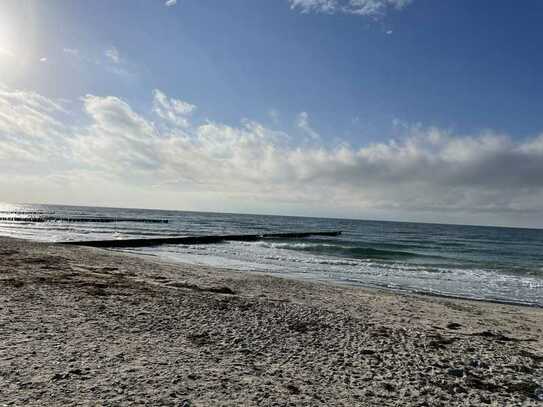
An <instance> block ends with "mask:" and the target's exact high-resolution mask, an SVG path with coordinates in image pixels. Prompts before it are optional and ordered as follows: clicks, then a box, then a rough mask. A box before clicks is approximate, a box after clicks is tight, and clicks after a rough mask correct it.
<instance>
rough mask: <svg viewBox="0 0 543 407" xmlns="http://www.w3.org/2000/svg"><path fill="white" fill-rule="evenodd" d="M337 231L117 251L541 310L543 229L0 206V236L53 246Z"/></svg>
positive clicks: (75, 207) (160, 211)
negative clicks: (51, 244)
mask: <svg viewBox="0 0 543 407" xmlns="http://www.w3.org/2000/svg"><path fill="white" fill-rule="evenodd" d="M335 230H341V231H342V232H343V233H342V234H341V235H340V236H337V237H336V236H321V237H319V236H314V237H309V238H289V239H267V240H262V241H256V242H233V241H230V242H223V243H217V244H205V245H164V246H157V247H144V248H131V249H114V250H122V251H127V252H131V253H137V254H142V255H149V256H155V257H156V258H158V259H161V260H164V261H168V262H176V263H189V264H197V265H208V266H214V267H221V268H227V269H234V270H238V271H242V272H253V273H264V274H272V275H277V276H282V277H286V278H295V279H303V280H317V281H325V282H332V283H335V284H346V285H352V286H363V287H373V288H381V289H387V290H394V291H402V292H413V293H419V294H429V295H440V296H450V297H459V298H468V299H477V300H487V301H497V302H504V303H515V304H524V305H531V306H536V307H543V230H542V229H521V228H505V227H487V226H465V225H443V224H427V223H409V222H389V221H386V222H385V221H374V220H354V219H328V218H312V217H291V216H269V215H244V214H230V213H207V212H186V211H168V210H149V209H122V208H97V207H77V206H58V205H28V204H25V205H13V204H0V235H3V236H11V237H17V238H22V239H28V240H34V241H45V242H67V241H76V240H102V239H130V238H145V237H153V238H156V237H176V236H200V235H225V234H262V233H279V232H291V231H295V232H300V231H304V232H308V231H335ZM111 250H113V249H111Z"/></svg>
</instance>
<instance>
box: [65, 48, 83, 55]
mask: <svg viewBox="0 0 543 407" xmlns="http://www.w3.org/2000/svg"><path fill="white" fill-rule="evenodd" d="M63 51H64V53H65V54H68V55H72V56H74V57H77V56H79V50H78V49H77V48H64V49H63Z"/></svg>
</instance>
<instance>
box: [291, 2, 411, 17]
mask: <svg viewBox="0 0 543 407" xmlns="http://www.w3.org/2000/svg"><path fill="white" fill-rule="evenodd" d="M288 1H289V3H290V7H291V8H292V9H294V10H300V11H301V12H302V13H327V14H334V13H345V14H354V15H361V16H367V17H382V16H384V15H385V14H386V13H387V12H388V11H389V10H401V9H403V8H405V7H406V6H407V5H409V4H410V3H411V2H412V0H288Z"/></svg>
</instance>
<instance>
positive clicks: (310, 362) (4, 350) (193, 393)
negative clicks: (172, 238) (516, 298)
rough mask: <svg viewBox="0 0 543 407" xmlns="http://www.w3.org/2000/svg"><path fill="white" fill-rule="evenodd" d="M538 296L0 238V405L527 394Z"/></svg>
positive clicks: (538, 394)
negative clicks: (427, 293)
mask: <svg viewBox="0 0 543 407" xmlns="http://www.w3.org/2000/svg"><path fill="white" fill-rule="evenodd" d="M542 384H543V310H541V309H536V308H528V307H519V306H509V305H499V304H491V303H483V302H474V301H461V300H452V299H444V298H435V297H423V296H414V295H400V294H394V293H390V292H382V291H377V290H367V289H361V288H349V287H338V286H334V285H331V284H321V283H308V282H299V281H293V280H289V279H280V278H276V277H270V276H262V275H256V274H249V273H238V272H234V271H229V270H220V269H211V268H204V267H194V266H184V265H169V264H165V263H160V262H158V261H157V260H156V259H154V258H152V257H150V258H149V259H144V258H141V257H137V256H132V255H127V254H120V253H114V252H107V251H102V250H99V249H89V248H78V247H65V246H54V245H48V244H39V243H30V242H23V241H21V240H14V239H6V238H0V406H2V405H16V406H30V405H32V406H48V405H55V406H71V405H104V406H106V405H107V406H117V405H149V406H161V405H164V406H185V407H186V406H456V405H461V406H477V405H494V406H514V405H525V406H531V405H534V406H539V405H543V402H542V401H539V400H538V399H539V398H542V399H543V389H542V388H541V385H542Z"/></svg>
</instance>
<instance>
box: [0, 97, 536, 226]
mask: <svg viewBox="0 0 543 407" xmlns="http://www.w3.org/2000/svg"><path fill="white" fill-rule="evenodd" d="M81 102H82V105H81V106H82V113H83V114H84V115H85V116H86V119H85V120H83V121H80V122H77V123H74V124H71V125H68V124H67V119H66V116H67V112H66V110H65V108H64V107H62V106H61V105H60V104H59V103H58V102H57V101H54V100H51V99H48V98H45V97H43V96H41V95H39V94H36V93H33V92H25V91H19V90H13V89H9V88H6V87H0V171H1V172H2V174H3V175H4V178H3V180H2V179H0V191H2V188H7V186H6V187H4V186H5V185H7V184H6V182H7V181H6V180H8V179H9V180H10V183H9V185H10V186H9V188H10V189H9V191H12V192H13V193H14V194H16V195H17V196H23V195H24V191H23V190H22V189H21V188H23V187H22V185H29V180H31V179H34V180H43V182H44V183H45V182H48V183H51V184H50V185H51V191H57V192H55V194H57V193H58V194H61V192H62V188H61V187H60V186H59V185H61V184H62V182H65V183H67V184H70V185H72V184H73V185H75V184H77V185H79V186H78V187H75V186H74V188H79V189H78V191H80V192H81V193H84V196H85V197H88V196H89V194H90V192H89V191H95V190H96V184H97V183H100V182H103V183H104V185H109V186H111V188H113V185H117V186H118V190H119V191H121V190H122V191H125V190H128V189H129V190H130V191H132V192H131V193H132V194H133V196H137V195H138V193H137V192H135V191H137V190H140V193H139V194H140V195H141V196H146V197H148V198H146V199H148V201H146V202H148V204H149V202H151V201H152V199H151V198H150V197H149V195H148V192H143V191H150V190H152V191H153V194H152V196H154V197H155V198H154V199H155V200H154V201H152V202H154V204H153V203H152V202H151V205H154V206H163V204H164V202H163V201H162V200H161V198H160V197H162V196H170V197H173V196H183V200H184V202H185V199H186V202H189V201H190V202H200V204H201V203H202V202H204V203H205V204H206V205H207V206H204V207H207V208H210V209H212V207H213V206H212V205H213V204H215V205H219V203H220V202H223V201H227V200H229V202H234V204H233V205H234V208H235V205H238V206H237V207H246V206H247V202H254V203H255V205H262V204H263V203H267V205H268V207H278V205H300V207H303V208H308V207H312V208H319V211H320V213H331V211H335V212H333V213H335V214H343V215H350V216H353V214H356V213H370V212H371V211H374V212H375V211H380V212H379V213H393V214H396V215H395V216H403V217H405V216H410V215H409V214H413V213H434V214H436V215H434V218H431V219H434V220H441V219H442V216H449V215H450V214H452V213H458V214H461V215H458V216H461V217H462V219H471V220H472V221H473V222H484V221H485V219H486V220H488V221H490V220H491V219H501V220H502V223H507V219H519V217H521V218H522V219H524V222H525V223H526V224H528V223H529V222H537V223H534V224H533V225H539V226H543V223H542V221H541V220H540V219H543V216H542V215H543V177H541V174H543V135H540V136H536V137H533V138H531V139H528V140H523V141H515V140H514V139H512V138H510V137H509V136H507V135H504V134H496V133H492V132H486V133H482V134H476V135H454V134H451V133H449V132H447V131H443V130H441V129H437V128H424V127H421V126H416V127H411V128H408V129H407V130H405V134H404V136H403V137H401V138H398V139H391V140H389V141H387V142H380V143H375V144H371V145H367V146H362V147H353V146H349V145H345V144H338V145H336V146H327V145H324V144H322V143H320V142H319V141H318V140H314V141H313V142H312V143H310V144H307V143H303V142H299V141H298V142H297V141H296V139H295V138H293V137H288V136H287V135H285V134H284V133H282V132H277V131H273V130H271V129H269V128H267V127H265V126H264V125H262V124H260V123H257V122H254V121H250V120H244V121H242V122H241V124H240V125H238V126H231V125H226V124H223V123H220V122H214V121H207V122H201V123H193V122H192V120H189V119H190V118H191V115H192V114H193V112H194V111H195V109H196V107H195V106H194V105H192V104H190V103H187V102H185V101H183V100H180V99H176V98H171V97H169V96H167V95H166V94H165V93H164V92H161V91H159V90H155V91H154V93H153V98H152V103H151V109H150V111H149V112H137V111H136V110H135V109H134V108H133V107H132V106H131V105H130V104H129V103H128V102H127V101H125V100H122V99H120V98H118V97H114V96H105V97H103V96H95V95H87V96H85V97H83V98H82V100H81ZM78 106H79V105H77V104H74V105H72V106H71V107H70V112H71V113H80V112H78V110H79V108H78ZM76 116H79V115H78V114H70V116H69V117H72V118H73V117H76ZM298 124H299V126H301V128H310V127H309V115H307V113H305V114H301V115H300V116H299V117H298ZM23 176H24V177H25V178H24V179H25V183H24V184H23V183H18V184H17V182H15V181H14V180H15V179H17V177H23ZM21 179H22V178H21ZM58 180H64V181H62V182H60V181H58ZM68 180H73V182H72V183H70V182H71V181H70V182H68ZM21 182H22V181H21ZM59 182H60V184H59ZM17 185H19V187H17ZM17 188H19V189H17ZM42 188H44V187H43V186H42ZM23 189H27V187H26V186H25V187H24V188H23ZM4 191H8V190H7V189H4ZM22 191H23V192H22ZM58 191H60V192H58ZM176 192H177V193H182V195H175V193H176ZM4 193H7V192H4ZM96 194H97V195H95V200H94V201H93V202H97V200H98V199H107V197H104V195H103V194H102V195H100V194H99V193H98V192H96ZM61 195H62V194H61ZM61 195H58V196H61ZM58 196H57V195H55V196H54V197H49V199H50V200H57V201H58ZM62 196H64V195H62ZM8 198H9V197H5V198H4V199H8ZM119 199H122V197H121V196H120V197H119ZM142 199H143V198H142ZM172 199H173V198H172ZM116 202H117V201H116ZM172 202H174V204H175V201H173V200H172ZM102 203H103V204H106V203H107V201H104V202H102ZM128 204H131V205H138V202H126V203H125V205H128ZM174 204H172V205H174ZM200 204H198V205H200ZM198 208H202V206H198ZM216 208H220V206H216ZM326 211H328V212H326ZM374 212H372V213H374ZM304 213H306V212H304ZM306 214H309V213H306ZM527 217H529V218H527ZM489 219H490V220H489ZM538 219H539V220H538ZM457 221H458V219H457ZM510 222H515V221H514V220H511V221H510Z"/></svg>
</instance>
